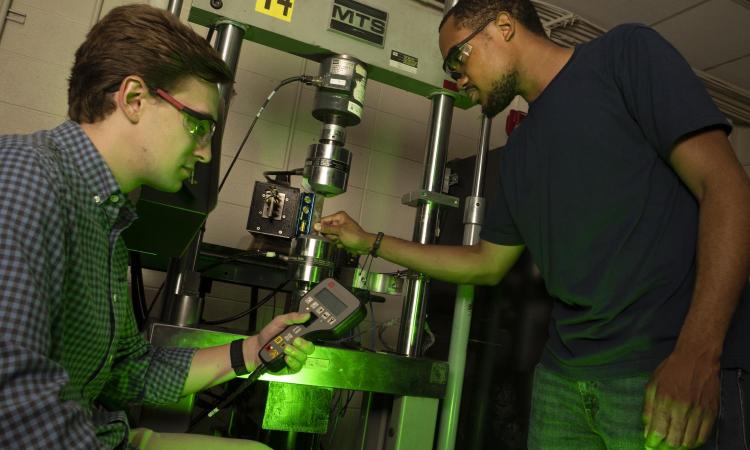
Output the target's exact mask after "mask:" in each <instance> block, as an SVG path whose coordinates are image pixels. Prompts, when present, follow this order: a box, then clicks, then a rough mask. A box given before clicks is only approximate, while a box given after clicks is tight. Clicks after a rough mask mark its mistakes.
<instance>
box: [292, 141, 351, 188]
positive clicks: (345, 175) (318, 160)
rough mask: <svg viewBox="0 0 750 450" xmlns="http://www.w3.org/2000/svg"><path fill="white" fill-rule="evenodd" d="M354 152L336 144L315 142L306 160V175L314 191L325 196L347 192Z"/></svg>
mask: <svg viewBox="0 0 750 450" xmlns="http://www.w3.org/2000/svg"><path fill="white" fill-rule="evenodd" d="M351 163H352V154H351V153H350V152H349V150H347V149H345V148H343V147H340V146H338V145H336V144H323V143H318V144H313V145H311V146H310V150H309V151H308V154H307V159H306V160H305V169H304V177H305V179H307V182H308V183H309V185H310V187H311V188H312V190H313V192H315V193H316V194H321V195H323V196H324V197H333V196H334V195H338V194H341V193H343V192H346V185H347V183H348V181H349V167H350V166H351Z"/></svg>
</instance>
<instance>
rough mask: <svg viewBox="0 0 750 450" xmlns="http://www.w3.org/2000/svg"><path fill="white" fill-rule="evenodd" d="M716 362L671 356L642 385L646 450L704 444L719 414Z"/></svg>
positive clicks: (692, 357) (718, 384)
mask: <svg viewBox="0 0 750 450" xmlns="http://www.w3.org/2000/svg"><path fill="white" fill-rule="evenodd" d="M719 370H720V365H719V361H718V359H713V358H711V359H709V358H702V357H701V355H700V354H684V353H678V352H673V353H672V354H671V355H669V357H667V359H665V360H664V361H663V362H662V363H661V364H660V365H659V367H657V369H656V371H654V374H653V375H652V376H651V380H650V381H649V383H648V385H646V398H645V403H644V406H643V423H644V425H645V436H646V449H659V450H663V449H664V450H666V449H689V448H695V447H698V446H700V445H702V444H703V443H705V442H706V440H707V439H708V437H709V435H710V433H711V430H712V429H713V425H714V421H715V420H716V415H717V413H718V410H719V395H720V386H721V383H720V380H719Z"/></svg>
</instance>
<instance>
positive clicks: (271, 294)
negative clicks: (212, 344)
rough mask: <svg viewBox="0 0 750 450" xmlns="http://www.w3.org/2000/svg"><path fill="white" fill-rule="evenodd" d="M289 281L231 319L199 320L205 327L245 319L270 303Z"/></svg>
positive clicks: (285, 281)
mask: <svg viewBox="0 0 750 450" xmlns="http://www.w3.org/2000/svg"><path fill="white" fill-rule="evenodd" d="M290 281H292V279H291V278H289V279H286V280H284V282H283V283H281V284H280V285H278V286H276V287H275V288H274V289H273V290H272V291H271V292H270V293H269V294H268V295H266V296H265V297H263V300H261V301H259V302H258V304H257V305H255V306H251V307H250V308H248V309H246V310H245V311H243V312H241V313H237V314H235V315H233V316H231V317H227V318H224V319H219V320H204V319H201V323H205V324H206V325H221V324H224V323H228V322H232V321H235V320H237V319H241V318H243V317H245V316H246V315H248V314H250V313H251V312H253V311H255V310H256V309H258V308H260V307H261V306H263V305H265V304H266V303H268V302H269V301H271V299H273V298H274V297H275V296H276V294H277V293H278V292H279V291H280V290H281V289H283V288H284V286H286V285H287V284H288V283H289V282H290Z"/></svg>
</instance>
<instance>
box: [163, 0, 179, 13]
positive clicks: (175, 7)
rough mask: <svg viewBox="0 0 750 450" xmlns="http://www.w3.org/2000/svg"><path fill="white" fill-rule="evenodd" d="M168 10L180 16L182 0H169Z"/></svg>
mask: <svg viewBox="0 0 750 450" xmlns="http://www.w3.org/2000/svg"><path fill="white" fill-rule="evenodd" d="M167 11H169V12H171V13H172V14H174V15H175V16H176V17H180V13H181V12H182V0H169V4H168V5H167Z"/></svg>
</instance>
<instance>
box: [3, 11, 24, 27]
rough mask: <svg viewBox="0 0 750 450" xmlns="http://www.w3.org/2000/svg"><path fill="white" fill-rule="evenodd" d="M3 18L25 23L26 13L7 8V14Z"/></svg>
mask: <svg viewBox="0 0 750 450" xmlns="http://www.w3.org/2000/svg"><path fill="white" fill-rule="evenodd" d="M5 20H7V21H8V22H15V23H20V24H21V25H25V24H26V14H24V13H21V12H18V11H13V10H12V9H9V10H8V15H7V16H6V17H5Z"/></svg>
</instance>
